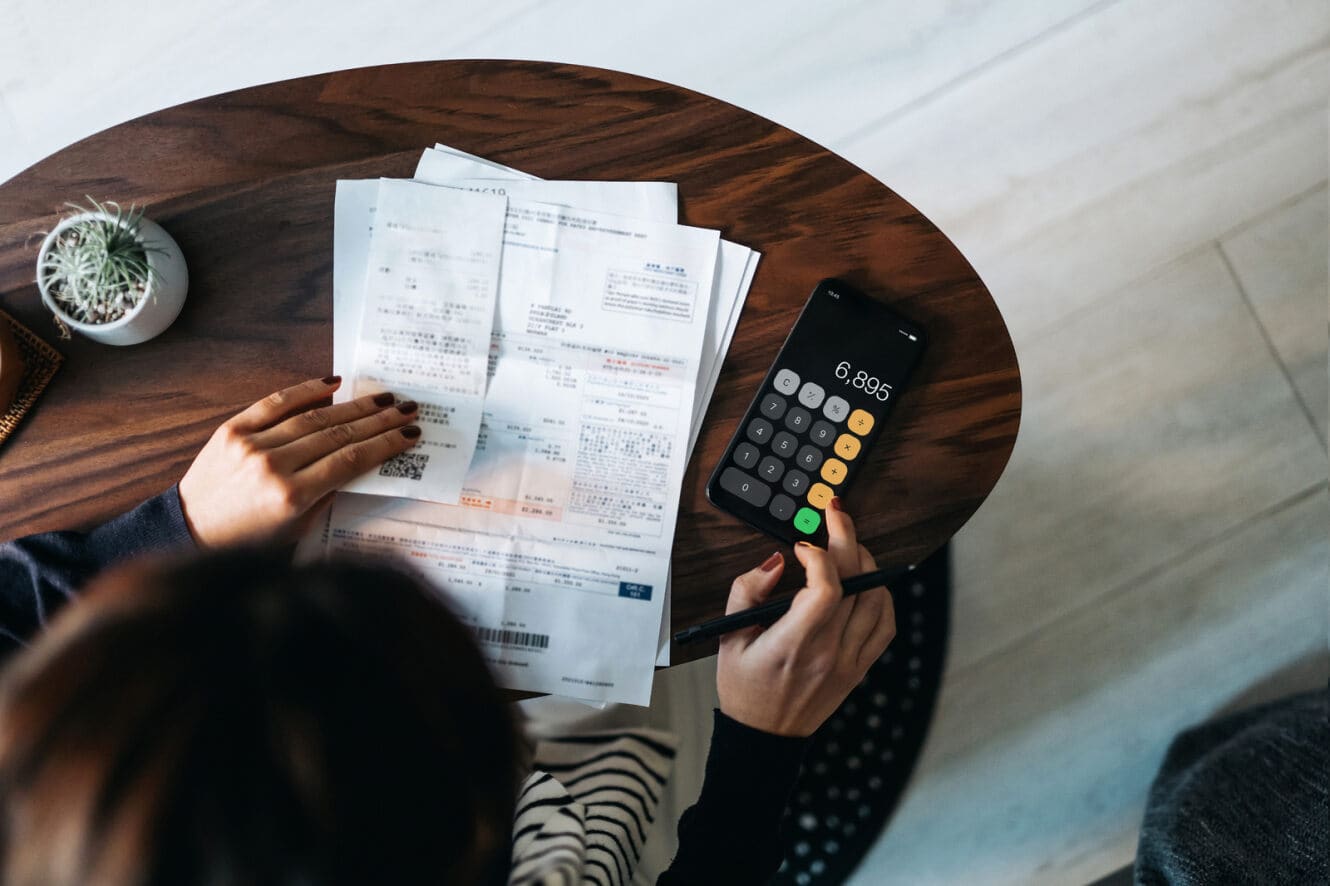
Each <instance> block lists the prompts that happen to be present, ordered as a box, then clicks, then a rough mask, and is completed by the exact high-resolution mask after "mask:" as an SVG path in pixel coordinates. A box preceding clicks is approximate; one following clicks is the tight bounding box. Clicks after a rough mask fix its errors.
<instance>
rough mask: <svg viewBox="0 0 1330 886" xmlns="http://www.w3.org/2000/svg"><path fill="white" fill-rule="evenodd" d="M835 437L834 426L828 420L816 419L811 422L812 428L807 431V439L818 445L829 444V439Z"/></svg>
mask: <svg viewBox="0 0 1330 886" xmlns="http://www.w3.org/2000/svg"><path fill="white" fill-rule="evenodd" d="M835 439H836V428H835V427H833V426H832V424H831V423H830V422H825V421H822V420H821V419H818V420H817V421H815V422H813V429H812V430H811V431H809V432H808V440H809V442H811V443H816V444H817V445H818V446H830V445H831V441H832V440H835Z"/></svg>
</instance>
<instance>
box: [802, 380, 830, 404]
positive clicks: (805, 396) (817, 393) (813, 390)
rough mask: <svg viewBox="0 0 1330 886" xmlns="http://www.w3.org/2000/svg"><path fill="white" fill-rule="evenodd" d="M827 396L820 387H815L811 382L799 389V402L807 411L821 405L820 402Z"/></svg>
mask: <svg viewBox="0 0 1330 886" xmlns="http://www.w3.org/2000/svg"><path fill="white" fill-rule="evenodd" d="M826 396H827V392H826V391H824V390H822V386H821V385H815V384H813V383H812V382H811V381H810V382H808V383H807V384H805V385H804V386H803V387H802V388H800V389H799V402H800V403H802V404H803V405H805V406H807V407H808V408H809V409H816V408H817V407H819V406H821V405H822V400H823V398H824V397H826Z"/></svg>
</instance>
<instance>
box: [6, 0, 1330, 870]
mask: <svg viewBox="0 0 1330 886" xmlns="http://www.w3.org/2000/svg"><path fill="white" fill-rule="evenodd" d="M10 6H11V8H7V10H6V13H5V24H4V26H3V28H0V180H3V179H5V178H8V177H9V176H11V175H13V174H14V173H16V172H18V171H19V170H20V169H22V168H23V167H25V166H26V165H28V164H29V163H32V162H35V161H36V160H38V159H40V158H41V157H43V156H45V155H46V154H48V153H50V152H51V151H53V150H55V149H57V148H59V147H61V146H62V145H64V144H66V143H68V142H70V141H72V140H75V139H77V138H79V137H82V136H84V135H86V134H88V133H91V132H93V131H95V130H98V129H100V128H102V127H105V126H108V125H111V124H114V123H117V122H120V121H121V120H124V119H127V118H129V117H132V116H135V115H137V114H139V113H143V112H146V111H149V110H153V109H156V108H159V107H164V106H166V105H170V104H174V103H176V102H178V101H183V100H186V99H190V98H195V97H198V96H202V95H208V94H211V93H216V92H221V91H224V90H228V89H233V88H236V87H239V86H244V85H249V84H253V83H259V82H264V81H269V80H274V79H280V78H285V77H290V76H295V75H299V74H305V73H314V72H318V71H323V70H331V69H336V68H344V67H352V66H356V65H362V64H372V63H379V62H388V61H406V60H413V59H423V58H449V57H484V56H491V57H522V58H542V59H551V60H568V61H576V62H580V63H585V64H593V65H601V66H604V67H610V68H617V69H622V70H627V71H632V72H635V73H640V74H646V75H650V76H655V77H659V78H662V79H665V80H669V81H672V82H675V83H679V84H682V85H685V86H689V87H692V88H694V89H697V90H700V91H703V92H706V93H709V94H711V95H715V96H719V97H721V98H724V99H727V100H729V101H732V102H734V103H736V104H739V105H742V106H744V107H747V108H749V109H751V110H754V111H757V112H759V113H761V114H764V115H765V116H768V117H770V118H772V119H774V120H776V121H778V122H781V123H784V124H786V125H788V126H790V127H792V128H794V129H796V130H799V131H800V132H802V133H804V134H806V135H808V136H810V137H811V138H813V139H814V140H816V141H819V142H821V143H822V144H825V145H827V146H828V147H831V148H833V149H835V150H836V151H838V152H840V153H842V154H843V155H844V156H846V157H848V158H850V159H851V160H853V161H854V162H856V163H858V164H859V165H860V166H862V167H863V168H865V169H867V170H868V171H870V172H871V173H873V174H874V175H876V176H877V177H878V178H880V179H881V180H882V181H884V182H886V183H887V184H888V185H889V186H891V187H892V188H894V189H895V190H897V191H898V192H900V193H901V194H902V195H903V196H905V197H906V198H907V199H909V200H911V201H912V202H913V203H915V205H917V206H918V207H919V208H920V209H922V210H923V211H924V212H925V213H926V214H928V215H929V216H930V217H931V218H932V219H933V220H934V221H935V222H937V223H938V224H939V225H940V226H941V227H942V229H943V230H945V231H946V232H947V233H948V234H949V235H950V236H951V237H952V238H953V239H954V240H955V241H956V243H957V245H958V246H959V247H960V248H961V250H962V251H963V252H964V253H965V254H966V255H967V256H968V257H969V258H970V259H971V261H972V262H973V263H974V264H975V266H976V268H977V269H978V270H979V272H980V274H981V275H982V276H983V277H984V279H985V280H986V281H987V282H988V284H989V287H990V288H991V289H992V291H993V294H994V296H995V298H996V299H997V301H998V304H999V305H1000V307H1001V308H1002V310H1003V313H1004V315H1005V317H1006V318H1007V321H1008V324H1009V326H1010V329H1011V333H1012V337H1013V339H1014V340H1015V342H1016V346H1017V352H1018V354H1019V356H1020V360H1021V367H1022V372H1023V377H1024V380H1025V414H1024V419H1023V423H1022V428H1021V436H1020V440H1019V442H1018V444H1017V448H1016V453H1015V455H1014V457H1013V459H1012V463H1011V465H1010V467H1009V468H1008V470H1007V473H1006V475H1005V476H1004V477H1003V479H1002V481H1001V483H1000V484H999V486H998V488H997V490H996V491H995V493H994V494H993V496H992V497H991V499H990V500H989V501H988V503H987V504H986V505H985V506H984V507H983V508H982V509H981V511H980V512H979V513H978V515H976V517H975V518H974V519H973V520H972V521H971V523H970V524H969V525H968V526H967V527H966V528H965V529H964V530H963V531H962V532H961V534H960V535H959V536H958V537H957V539H956V542H955V551H956V558H957V575H958V578H957V588H956V601H955V602H956V605H955V625H954V637H953V640H954V642H953V648H952V653H951V658H950V663H949V669H948V673H947V676H946V680H945V683H944V690H943V695H942V699H941V703H940V709H939V713H938V717H937V720H936V722H935V724H934V728H933V732H932V736H931V739H930V742H929V744H928V747H927V749H926V752H925V758H924V761H923V764H922V769H921V771H920V772H919V773H918V776H917V778H916V780H915V782H914V784H913V785H912V787H911V790H910V792H909V794H908V796H907V799H906V801H905V804H904V806H903V807H902V808H901V810H900V813H899V815H898V816H897V818H896V820H895V821H894V822H893V824H892V826H891V828H890V829H889V831H888V832H887V834H886V835H885V836H884V837H883V839H882V840H881V841H880V842H879V844H878V845H877V846H876V848H875V850H874V852H873V854H872V855H871V856H870V858H869V859H868V861H867V862H866V864H865V865H864V867H863V868H862V869H861V870H860V872H859V874H858V875H857V877H856V882H858V883H862V884H881V883H910V884H917V883H967V884H968V883H1020V884H1028V883H1059V884H1061V883H1085V882H1089V881H1092V880H1094V879H1096V878H1098V877H1100V876H1102V875H1103V874H1105V873H1107V872H1109V871H1111V870H1113V869H1115V868H1117V867H1120V866H1122V865H1124V864H1126V863H1128V862H1129V860H1130V859H1131V857H1132V853H1133V848H1134V843H1135V835H1136V828H1137V824H1138V821H1139V818H1140V814H1141V809H1142V804H1143V802H1144V798H1145V791H1146V789H1147V787H1148V784H1149V782H1150V779H1151V777H1152V775H1153V772H1154V770H1155V767H1156V766H1157V764H1158V762H1159V760H1160V758H1161V756H1162V754H1163V751H1164V748H1165V747H1166V745H1167V743H1168V740H1169V738H1170V736H1172V735H1173V734H1174V733H1175V732H1176V731H1177V730H1179V729H1181V728H1183V727H1185V726H1187V725H1188V724H1190V723H1194V722H1196V721H1198V720H1200V719H1203V718H1206V717H1208V716H1211V715H1213V714H1215V713H1216V712H1218V711H1220V710H1223V709H1225V708H1228V707H1230V706H1233V705H1237V704H1240V703H1243V702H1244V701H1245V700H1250V699H1254V698H1258V697H1270V696H1273V695H1277V694H1281V693H1286V692H1289V691H1291V690H1294V689H1296V688H1300V687H1307V686H1313V685H1317V684H1320V685H1324V682H1325V680H1326V677H1327V671H1328V670H1330V668H1328V665H1327V648H1326V618H1327V551H1326V549H1327V528H1330V520H1328V519H1327V518H1330V497H1328V496H1327V490H1326V481H1327V459H1326V413H1327V362H1326V349H1327V247H1326V242H1327V190H1326V178H1327V138H1326V128H1327V104H1326V99H1327V94H1330V6H1327V4H1325V2H1324V0H1287V2H1278V0H1241V2H1238V0H1233V2H1216V0H1175V2H1170V3H1158V2H1153V0H1098V2H1090V0H1060V2H1053V0H1026V2H997V0H992V2H982V0H974V2H966V3H906V2H903V0H894V2H873V0H856V2H848V0H828V2H821V3H807V2H799V3H795V2H791V0H766V2H749V3H716V2H714V0H671V2H668V3H666V2H653V3H649V4H639V3H614V4H612V3H608V2H592V0H561V2H557V3H556V2H553V0H544V2H540V0H534V2H524V3H503V2H491V3H483V4H480V3H462V2H453V0H412V2H398V3H395V4H389V3H385V4H380V7H381V8H384V9H386V8H388V7H393V8H394V9H395V10H396V11H395V12H394V13H393V14H381V13H377V12H376V14H375V15H373V16H368V15H366V14H365V13H364V9H365V8H366V7H365V6H364V4H362V3H350V2H332V0H326V2H321V3H309V2H291V3H283V4H272V3H269V2H266V0H263V2H260V0H232V2H229V3H226V4H216V5H215V7H216V8H215V9H213V10H211V11H210V12H207V13H204V12H202V11H199V9H201V7H200V6H196V5H195V4H181V3H175V2H170V0H142V2H140V3H138V4H136V6H135V9H134V11H133V14H132V15H126V14H125V13H124V12H123V11H122V10H119V9H118V8H116V7H114V6H112V5H107V4H99V3H92V2H84V3H55V4H49V3H48V4H37V3H16V4H11V5H10ZM73 7H84V9H83V10H82V11H81V12H78V13H77V14H75V13H73V12H71V9H72V8H73ZM376 8H378V7H376ZM73 196H77V195H73ZM827 270H828V272H834V271H835V270H836V269H835V268H834V267H828V269H827ZM698 673H699V671H698V669H692V670H689V671H684V672H681V674H680V677H679V678H678V679H677V680H676V681H675V682H676V683H678V684H679V686H678V687H677V688H678V690H679V691H682V692H686V691H687V690H688V687H689V686H690V685H694V684H695V682H696V681H697V680H698V679H701V680H702V681H703V682H705V681H706V680H707V679H709V677H707V675H706V674H705V670H704V669H703V670H702V671H701V672H700V673H701V674H702V676H701V677H700V678H699V677H698V676H697V674H698ZM689 681H694V682H693V684H690V683H689ZM695 726H696V724H687V728H685V729H683V730H682V731H684V732H685V734H690V730H691V731H692V732H696V728H695Z"/></svg>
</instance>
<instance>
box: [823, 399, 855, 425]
mask: <svg viewBox="0 0 1330 886" xmlns="http://www.w3.org/2000/svg"><path fill="white" fill-rule="evenodd" d="M822 414H823V415H825V416H826V417H827V418H829V419H831V420H832V421H845V416H847V415H849V414H850V404H849V403H848V402H846V401H845V400H843V399H842V398H840V397H828V398H827V402H826V403H823V404H822Z"/></svg>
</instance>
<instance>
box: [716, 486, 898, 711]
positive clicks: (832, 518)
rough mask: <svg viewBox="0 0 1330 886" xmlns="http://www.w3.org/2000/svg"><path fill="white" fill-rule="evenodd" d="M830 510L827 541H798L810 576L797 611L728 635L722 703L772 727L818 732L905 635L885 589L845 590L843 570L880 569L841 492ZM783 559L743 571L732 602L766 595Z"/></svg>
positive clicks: (719, 684)
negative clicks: (856, 529) (894, 640)
mask: <svg viewBox="0 0 1330 886" xmlns="http://www.w3.org/2000/svg"><path fill="white" fill-rule="evenodd" d="M826 519H827V536H828V541H827V550H825V551H824V550H822V549H821V548H818V547H814V546H813V545H810V544H806V543H803V542H801V543H800V544H798V545H796V546H795V548H794V555H795V557H797V558H798V560H799V562H800V564H802V566H803V567H804V572H805V574H806V581H807V585H806V587H804V588H803V589H802V590H801V591H799V593H798V594H797V595H796V596H795V598H794V601H793V602H792V603H791V604H790V611H789V612H787V613H786V614H785V615H784V616H782V617H781V618H780V620H779V621H777V622H776V623H775V624H773V625H771V626H770V627H767V628H762V627H753V628H747V629H745V630H742V631H735V632H733V633H730V634H727V635H725V636H724V637H722V638H721V641H720V659H719V662H718V663H717V668H716V688H717V690H718V692H719V695H720V709H721V711H722V713H724V714H725V715H726V716H728V717H730V718H731V719H734V720H738V721H739V722H740V723H743V724H744V725H746V726H751V727H753V728H754V729H760V730H762V731H763V732H770V733H773V734H776V735H792V736H807V735H812V734H813V732H815V731H816V730H817V728H818V727H819V726H821V725H822V724H823V723H824V722H825V721H826V719H827V718H828V717H830V716H831V714H832V712H834V711H835V710H836V708H838V707H840V704H841V702H843V701H844V700H845V697H846V696H847V695H849V694H850V690H851V689H853V688H854V687H855V686H857V685H858V684H859V681H860V680H862V679H863V678H864V675H865V674H866V673H868V669H869V667H870V666H871V665H872V664H873V662H875V661H877V659H878V658H879V657H880V656H881V655H882V653H883V652H884V651H886V648H887V644H889V643H890V642H891V640H892V638H893V637H894V636H895V635H896V615H895V609H894V608H893V607H892V603H891V595H890V594H888V593H887V589H886V588H882V587H879V588H873V589H872V590H870V591H865V592H863V593H862V594H856V595H855V596H852V597H845V596H843V595H842V593H841V584H840V579H841V577H846V578H848V577H850V576H852V575H860V574H862V573H865V572H871V571H872V570H873V569H875V568H876V565H875V564H874V562H873V558H872V557H871V556H870V555H869V553H868V551H866V550H864V548H863V546H862V545H860V544H859V543H858V541H857V540H856V538H855V534H854V522H853V521H852V520H851V519H850V515H849V514H847V513H845V512H844V511H843V510H842V509H841V507H840V500H839V499H832V500H831V503H830V506H829V507H828V508H827V511H826ZM784 565H785V560H784V558H783V557H782V556H781V555H780V553H779V552H777V553H775V554H772V555H771V557H769V558H768V559H767V561H766V562H765V563H763V564H762V565H761V566H759V567H757V568H756V569H753V570H751V571H749V572H745V573H744V574H743V575H741V576H739V577H738V578H736V579H735V580H734V585H733V587H732V588H731V590H730V599H729V603H728V604H727V605H726V608H725V611H726V612H727V613H729V612H734V611H736V610H739V609H747V608H749V607H752V606H756V605H758V604H759V603H763V602H765V601H766V599H767V597H768V596H769V595H770V593H771V591H772V589H773V588H774V587H775V586H776V582H777V581H778V580H779V579H780V576H781V572H782V571H783V567H784Z"/></svg>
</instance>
